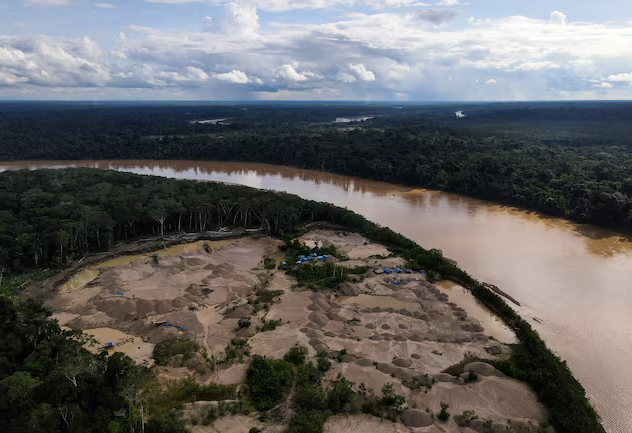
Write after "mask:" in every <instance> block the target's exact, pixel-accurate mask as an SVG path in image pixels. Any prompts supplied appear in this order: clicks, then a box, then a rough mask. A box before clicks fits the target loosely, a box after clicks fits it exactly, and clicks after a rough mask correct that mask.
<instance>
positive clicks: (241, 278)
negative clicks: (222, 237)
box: [50, 230, 547, 433]
mask: <svg viewBox="0 0 632 433" xmlns="http://www.w3.org/2000/svg"><path fill="white" fill-rule="evenodd" d="M301 241H305V242H318V243H319V245H334V246H336V248H337V250H338V252H343V253H345V254H346V255H347V256H348V257H349V258H350V260H349V261H346V262H339V264H340V265H344V266H350V267H353V266H367V265H368V266H370V267H371V268H373V269H383V268H384V267H387V266H390V267H392V266H395V265H399V266H403V264H404V263H403V261H402V260H401V259H399V258H396V257H389V258H384V257H386V256H388V255H389V254H390V252H389V251H388V250H387V249H386V248H384V247H383V246H381V245H376V244H371V243H370V242H368V241H367V240H366V239H365V238H363V237H362V236H360V235H357V234H352V233H347V234H346V235H345V234H344V233H340V232H339V233H334V232H331V231H324V230H319V231H313V232H310V233H308V234H307V235H304V236H302V237H301ZM279 245H280V242H279V241H278V240H274V239H271V238H260V239H251V238H242V239H238V240H232V241H224V242H223V243H222V244H221V245H214V246H213V247H212V251H211V252H210V253H209V252H206V251H205V250H204V249H203V247H202V244H201V243H194V244H189V245H187V246H184V247H183V246H179V247H178V250H176V251H175V252H171V251H169V249H167V250H165V251H164V252H163V253H160V257H159V259H158V263H154V261H153V259H152V258H151V257H148V256H147V255H145V256H142V257H138V258H135V259H134V260H131V261H128V262H126V263H121V264H118V265H116V266H101V267H100V268H99V273H98V275H97V276H96V277H95V278H93V279H92V280H90V281H88V282H85V280H87V279H88V278H87V277H85V276H82V277H81V279H80V280H71V281H79V283H73V285H72V287H71V288H70V289H69V290H68V287H65V288H64V290H60V291H58V293H57V294H56V295H55V296H54V297H53V299H52V300H51V301H50V306H51V307H52V308H53V309H54V310H55V311H56V314H57V316H56V317H59V319H60V320H63V321H64V322H65V324H66V325H67V326H69V327H71V328H74V329H83V330H90V329H94V328H104V327H107V328H111V329H115V330H119V331H121V332H125V333H128V334H129V335H133V336H136V337H138V338H139V339H140V340H139V341H141V342H145V343H146V344H149V345H153V344H157V343H159V342H161V341H163V340H166V339H170V338H173V337H176V336H178V337H188V338H193V339H195V340H196V341H198V342H199V343H200V344H201V346H203V347H204V348H205V349H206V351H207V354H208V355H209V356H213V357H215V358H216V359H222V357H223V356H225V351H226V348H227V346H228V345H229V344H230V343H231V340H233V339H235V338H241V339H244V340H247V342H248V345H249V352H250V354H260V355H265V356H268V357H272V358H281V357H282V356H283V355H284V354H285V353H286V352H287V351H288V350H289V349H290V348H291V347H292V346H293V345H294V344H296V343H299V344H302V345H304V346H306V347H307V348H308V354H309V357H310V358H312V359H313V357H314V356H315V355H316V353H318V352H322V351H325V352H327V353H329V354H330V356H332V357H333V358H337V354H339V353H340V351H342V350H343V349H344V350H345V354H344V356H341V357H340V358H339V359H340V360H336V359H333V360H332V368H331V370H329V371H328V372H327V374H326V376H325V382H327V381H329V380H334V379H335V377H336V375H337V374H338V373H342V374H343V375H344V376H345V377H346V378H347V379H348V380H351V381H352V382H354V383H355V388H356V389H358V388H359V386H360V384H361V383H363V384H364V385H365V386H366V387H367V388H372V389H374V390H375V391H376V392H377V393H378V394H379V393H380V391H381V388H382V386H383V385H385V384H387V383H392V384H393V388H394V390H395V392H396V393H397V394H400V395H403V396H404V397H406V400H407V402H408V404H409V405H410V406H411V407H420V408H428V410H429V411H430V412H432V413H434V414H436V413H437V412H438V411H439V410H440V403H441V402H448V403H449V404H450V405H451V407H452V408H453V409H452V410H451V412H452V413H453V414H454V415H458V414H460V413H461V412H463V411H466V410H475V411H476V413H477V414H479V415H480V416H481V417H484V420H487V419H489V420H491V421H492V422H498V423H501V422H505V423H506V422H507V420H508V419H515V420H522V421H524V420H526V421H524V422H526V423H527V424H528V422H531V423H532V424H533V425H534V426H536V427H537V426H539V424H540V422H542V421H545V420H546V418H547V414H546V411H545V410H544V408H543V407H542V406H541V405H540V404H539V403H538V402H537V399H536V396H535V395H534V393H533V392H532V391H531V390H530V389H529V388H528V387H527V386H526V385H525V384H523V383H520V382H517V381H515V380H512V379H509V378H506V377H504V376H502V374H500V373H498V372H496V371H495V369H494V368H493V367H491V366H490V365H489V364H483V366H484V367H485V368H483V367H480V366H479V367H476V368H477V369H480V371H483V372H484V373H485V374H483V373H481V374H478V375H477V376H478V380H477V381H476V382H474V383H469V384H466V383H465V380H464V377H460V376H452V375H450V374H447V373H443V371H444V370H445V369H447V368H448V367H451V366H454V365H455V364H458V363H460V362H462V361H463V360H464V359H465V358H467V357H476V358H479V359H483V360H495V359H499V358H503V357H507V356H508V355H509V353H510V349H509V346H507V345H506V344H504V343H502V342H500V341H498V340H496V339H495V338H493V337H489V336H487V332H486V330H485V329H484V328H483V326H481V323H480V321H479V320H477V319H476V318H474V317H471V316H470V310H472V305H470V304H469V303H468V302H465V301H463V299H461V298H459V297H456V296H453V298H454V299H452V298H450V297H449V294H446V293H444V291H443V290H445V289H439V288H437V287H435V286H434V285H432V284H430V283H428V282H427V281H425V279H424V278H423V276H422V275H421V274H415V273H412V274H405V273H402V274H399V275H376V274H375V273H373V272H372V271H371V270H369V271H368V272H367V274H366V275H364V276H363V279H361V281H359V282H356V283H345V285H344V287H343V289H342V292H344V293H345V294H347V295H348V296H342V293H334V292H331V291H329V292H320V293H314V292H312V291H309V290H304V289H300V288H296V287H295V286H296V281H295V280H294V279H293V278H292V277H290V276H288V275H286V274H285V273H284V272H282V271H278V270H272V271H265V270H259V269H263V266H262V262H263V259H264V257H282V255H279V250H278V246H279ZM180 256H182V257H180ZM301 266H312V265H301ZM395 277H397V278H395ZM396 282H398V284H396ZM262 286H266V288H267V290H274V291H278V292H277V293H278V295H277V296H275V302H274V303H272V304H271V305H269V307H268V308H261V309H258V311H257V310H256V309H255V307H253V305H255V304H254V303H253V300H254V299H255V298H256V297H255V287H259V288H260V287H262ZM117 293H123V295H120V294H117ZM248 301H250V303H248ZM460 301H461V302H462V304H460ZM468 309H469V310H468ZM480 314H481V312H480V311H476V312H473V314H472V316H475V317H479V318H481V317H482V316H480ZM246 317H249V318H250V320H251V322H252V323H251V326H250V327H249V328H245V329H239V326H238V322H239V319H241V318H246ZM488 319H489V320H484V322H485V324H486V326H487V325H490V324H491V326H493V323H496V322H495V321H494V319H493V318H488ZM264 320H265V321H269V320H279V321H281V324H280V325H279V326H277V327H276V329H274V330H269V331H265V332H260V327H261V326H262V324H263V321H264ZM161 323H162V324H163V325H164V323H167V324H171V325H177V326H163V325H161ZM504 331H507V332H511V331H509V330H504ZM87 332H90V331H87ZM92 332H96V330H95V331H92ZM503 337H507V336H506V335H504V334H503ZM511 338H512V337H511V336H509V337H507V338H505V339H503V341H508V342H512V341H513V340H512V339H511ZM109 341H111V340H109ZM134 344H136V342H135V343H134ZM139 346H140V344H138V345H136V346H135V347H139ZM132 347H134V346H132ZM141 347H143V346H141ZM136 351H139V349H136ZM143 353H144V352H143ZM248 362H249V361H248V356H245V357H243V359H242V361H241V362H240V361H239V360H238V359H237V360H235V361H233V362H232V363H229V364H228V365H220V366H219V367H216V369H215V371H213V372H212V373H210V375H205V376H204V377H199V378H198V379H199V380H201V381H202V380H203V381H205V382H213V381H215V382H217V383H222V384H233V383H234V384H242V383H244V381H245V371H246V368H247V363H248ZM174 371H175V370H174ZM477 371H478V370H477ZM464 376H466V375H464ZM420 382H423V383H426V384H427V385H429V386H422V387H419V385H418V384H419V383H420ZM433 385H434V386H433ZM201 403H203V402H197V403H196V404H201ZM408 418H411V419H413V418H414V419H416V418H415V416H412V415H411V416H410V417H406V418H405V419H404V418H402V420H408ZM418 418H419V416H418ZM421 418H423V416H421ZM482 419H483V418H482ZM239 420H240V422H239V423H238V424H235V425H234V426H233V427H234V428H233V430H234V431H235V432H237V431H242V430H243V431H244V432H247V431H248V430H249V429H250V428H251V427H261V423H260V422H259V421H257V417H256V416H252V417H241V418H240V419H239ZM354 420H355V421H354ZM522 421H520V422H522ZM226 422H227V419H226V418H224V419H222V420H218V421H216V422H215V423H213V424H212V425H210V426H195V428H194V431H196V432H215V431H224V429H225V426H227V425H230V423H228V424H226ZM406 422H408V421H406ZM481 425H483V424H481ZM359 426H362V427H361V428H360V427H359ZM374 426H375V428H378V427H377V426H381V427H379V428H380V430H379V431H393V432H400V431H402V432H404V431H421V430H418V429H415V428H413V427H412V426H406V425H405V424H404V423H402V422H401V420H400V421H398V422H396V423H390V422H388V423H387V424H384V422H381V421H379V419H378V420H376V419H373V418H372V417H368V416H366V415H362V416H359V417H355V418H354V417H339V416H337V417H333V418H331V419H330V420H329V421H328V422H327V424H326V425H325V431H327V432H332V433H333V432H338V433H342V432H355V431H363V432H364V431H367V432H368V431H378V430H372V429H373V427H374ZM277 427H278V426H277ZM267 428H268V429H267V430H264V431H276V430H274V429H272V430H271V429H270V428H272V427H271V426H268V427H267ZM275 428H276V427H275ZM358 428H360V429H359V430H358ZM481 428H483V427H481ZM233 430H230V431H233ZM475 430H476V429H475ZM279 431H282V429H281V430H279ZM423 431H447V432H460V431H461V430H460V427H458V426H457V424H456V422H455V421H454V419H453V418H451V419H450V420H449V421H448V422H447V423H440V422H439V421H436V420H435V419H434V418H433V420H432V426H427V427H425V428H424V430H423ZM476 431H478V430H476ZM481 431H482V430H481ZM525 431H527V430H525ZM534 431H537V428H536V429H535V430H534Z"/></svg>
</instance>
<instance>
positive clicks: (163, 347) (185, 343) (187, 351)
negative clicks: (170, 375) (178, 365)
mask: <svg viewBox="0 0 632 433" xmlns="http://www.w3.org/2000/svg"><path fill="white" fill-rule="evenodd" d="M200 349H201V347H200V345H199V344H198V343H196V342H195V341H194V340H182V339H178V338H174V339H171V340H165V341H161V342H160V343H158V344H156V347H154V361H155V363H156V365H162V366H165V365H167V364H168V363H169V361H171V358H173V357H174V356H176V355H183V362H184V361H187V360H188V359H189V358H191V356H193V354H194V353H195V352H197V351H199V350H200Z"/></svg>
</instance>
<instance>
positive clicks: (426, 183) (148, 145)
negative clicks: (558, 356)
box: [0, 102, 632, 230]
mask: <svg viewBox="0 0 632 433" xmlns="http://www.w3.org/2000/svg"><path fill="white" fill-rule="evenodd" d="M458 110H463V111H464V112H465V114H466V117H464V118H460V119H457V118H456V116H455V115H454V112H455V111H458ZM354 116H367V117H371V116H375V117H374V118H372V119H369V120H366V121H363V122H353V123H334V120H335V119H336V118H339V117H354ZM631 118H632V103H616V102H605V103H601V102H590V103H588V102H584V103H511V104H509V103H508V104H458V105H457V104H454V105H427V106H412V105H403V106H395V105H393V104H390V105H387V104H372V105H360V104H355V105H350V104H323V103H318V104H316V103H314V104H307V103H303V104H301V103H295V104H292V103H285V104H258V105H257V104H245V103H244V104H223V105H213V106H208V105H202V104H198V105H178V104H168V103H162V104H155V105H153V106H143V105H134V104H125V105H122V104H118V105H116V104H110V105H93V104H77V103H72V104H71V103H67V104H47V103H12V104H9V103H4V104H0V160H28V159H201V160H224V161H249V162H266V163H273V164H282V165H291V166H296V167H301V168H311V169H317V170H323V171H329V172H335V173H339V174H344V175H353V176H359V177H364V178H370V179H375V180H380V181H387V182H393V183H400V184H405V185H410V186H419V187H429V188H434V189H439V190H444V191H451V192H456V193H461V194H466V195H469V196H474V197H479V198H483V199H488V200H492V201H496V202H501V203H506V204H513V205H518V206H522V207H525V208H530V209H536V210H539V211H542V212H545V213H548V214H551V215H555V216H560V217H564V218H569V219H573V220H576V221H580V222H590V223H594V224H598V225H602V226H608V227H615V228H620V229H624V230H629V229H630V227H631V224H632V170H631V168H632V139H631V138H630V137H632V122H630V121H629V119H631ZM208 119H226V120H225V121H224V122H220V124H199V123H192V121H195V120H208Z"/></svg>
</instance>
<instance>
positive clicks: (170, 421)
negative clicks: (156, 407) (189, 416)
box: [145, 412, 188, 433]
mask: <svg viewBox="0 0 632 433" xmlns="http://www.w3.org/2000/svg"><path fill="white" fill-rule="evenodd" d="M184 425H185V422H184V420H183V419H182V415H181V413H179V412H170V413H166V414H165V413H163V414H159V415H156V416H153V417H151V418H150V419H149V421H148V422H147V424H146V425H145V433H187V432H188V430H187V429H186V428H185V427H184Z"/></svg>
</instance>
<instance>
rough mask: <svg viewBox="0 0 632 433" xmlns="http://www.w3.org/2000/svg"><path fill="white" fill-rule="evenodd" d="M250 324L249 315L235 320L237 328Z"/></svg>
mask: <svg viewBox="0 0 632 433" xmlns="http://www.w3.org/2000/svg"><path fill="white" fill-rule="evenodd" d="M250 324H251V323H250V317H244V318H243V319H239V320H238V321H237V326H239V329H243V328H250Z"/></svg>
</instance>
